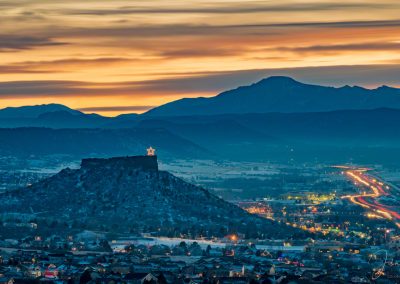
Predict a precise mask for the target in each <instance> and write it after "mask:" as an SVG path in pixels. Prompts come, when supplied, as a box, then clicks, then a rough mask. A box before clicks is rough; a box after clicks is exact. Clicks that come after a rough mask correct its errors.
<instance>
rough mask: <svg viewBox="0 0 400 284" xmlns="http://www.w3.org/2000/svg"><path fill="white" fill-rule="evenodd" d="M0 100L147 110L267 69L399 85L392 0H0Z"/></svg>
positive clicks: (333, 80) (108, 111) (397, 14)
mask: <svg viewBox="0 0 400 284" xmlns="http://www.w3.org/2000/svg"><path fill="white" fill-rule="evenodd" d="M0 9H1V16H0V27H1V28H0V108H3V107H8V106H21V105H35V104H45V103H61V104H65V105H67V106H69V107H71V108H75V109H80V110H82V111H84V112H87V113H92V112H96V113H100V114H103V115H107V116H115V115H118V114H121V113H131V112H137V113H141V112H144V111H146V110H148V109H150V108H152V107H154V106H158V105H161V104H164V103H167V102H170V101H173V100H176V99H179V98H182V97H199V96H213V95H216V94H218V93H219V92H221V91H224V90H227V89H231V88H235V87H237V86H239V85H247V84H251V83H253V82H255V81H258V80H260V79H262V78H264V77H268V76H271V75H287V76H292V77H294V78H295V79H298V80H300V81H303V82H307V83H315V84H324V85H331V86H342V85H346V84H348V85H362V86H365V87H368V88H375V87H377V86H380V85H383V84H384V85H390V86H397V87H400V76H399V74H400V1H398V0H380V1H376V0H374V1H371V0H363V1H360V0H357V1H355V0H336V1H333V0H325V1H316V0H309V1H299V0H279V1H275V0H270V1H268V0H264V1H243V0H240V1H239V0H238V1H225V0H219V1H203V0H185V1H182V0H180V1H174V0H168V1H164V0H147V1H143V0H140V1H132V0H130V1H119V0H116V1H113V0H107V1H105V0H96V1H93V0H86V1H81V0H68V1H54V0H41V1H37V0H18V1H15V0H0Z"/></svg>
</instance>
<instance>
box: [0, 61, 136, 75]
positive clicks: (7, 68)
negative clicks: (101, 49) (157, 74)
mask: <svg viewBox="0 0 400 284" xmlns="http://www.w3.org/2000/svg"><path fill="white" fill-rule="evenodd" d="M137 61H139V59H132V58H124V57H99V58H66V59H58V60H46V61H23V62H18V63H14V64H8V65H0V74H24V73H27V74H29V73H33V74H34V73H53V72H67V71H68V68H79V69H80V70H82V69H84V68H86V67H99V66H101V67H106V66H110V65H114V64H122V63H128V62H130V63H131V62H137Z"/></svg>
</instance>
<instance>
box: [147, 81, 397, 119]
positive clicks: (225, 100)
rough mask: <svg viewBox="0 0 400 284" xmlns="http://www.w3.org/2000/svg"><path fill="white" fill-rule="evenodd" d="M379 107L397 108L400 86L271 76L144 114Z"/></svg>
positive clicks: (182, 100) (213, 113)
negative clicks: (320, 82)
mask: <svg viewBox="0 0 400 284" xmlns="http://www.w3.org/2000/svg"><path fill="white" fill-rule="evenodd" d="M381 107H391V108H397V109H400V89H396V88H390V87H385V86H382V87H380V88H377V89H372V90H371V89H366V88H363V87H358V86H344V87H340V88H335V87H331V86H320V85H316V84H306V83H302V82H299V81H296V80H295V79H293V78H291V77H287V76H271V77H268V78H265V79H262V80H261V81H259V82H256V83H253V84H251V85H248V86H241V87H238V88H236V89H232V90H228V91H225V92H222V93H220V94H219V95H217V96H215V97H209V98H201V99H200V98H192V99H185V100H184V99H181V100H178V101H175V102H171V103H168V104H165V105H162V106H160V107H157V108H154V109H152V110H150V111H149V112H148V113H146V115H152V116H182V115H216V114H234V113H236V114H244V113H269V112H282V113H295V112H325V111H336V110H348V109H354V110H356V109H358V110H361V109H375V108H381Z"/></svg>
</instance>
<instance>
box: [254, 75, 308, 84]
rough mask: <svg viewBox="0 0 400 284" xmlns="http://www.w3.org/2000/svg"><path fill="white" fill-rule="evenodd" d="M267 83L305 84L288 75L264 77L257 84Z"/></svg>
mask: <svg viewBox="0 0 400 284" xmlns="http://www.w3.org/2000/svg"><path fill="white" fill-rule="evenodd" d="M259 83H261V84H266V83H269V84H271V83H274V84H303V83H301V82H299V81H296V80H295V79H293V78H292V77H288V76H270V77H267V78H264V79H262V80H261V81H259V82H258V83H256V84H259Z"/></svg>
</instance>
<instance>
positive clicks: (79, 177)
mask: <svg viewBox="0 0 400 284" xmlns="http://www.w3.org/2000/svg"><path fill="white" fill-rule="evenodd" d="M0 214H6V215H8V216H9V218H14V219H17V220H18V218H20V219H21V220H20V221H21V222H33V223H36V224H37V225H38V227H37V231H36V232H37V233H41V234H53V232H54V230H56V229H57V232H59V233H61V232H72V233H73V232H79V231H82V230H88V229H89V230H95V231H102V232H112V233H114V234H115V233H140V232H147V233H149V232H156V234H159V235H165V236H178V235H180V234H181V233H183V234H188V235H190V236H191V237H196V236H200V235H202V236H210V237H211V236H224V235H226V234H228V233H232V232H241V233H243V234H247V236H248V237H256V236H261V235H263V236H264V237H272V236H274V237H290V236H291V235H292V234H293V233H295V232H297V233H299V234H304V233H302V232H299V231H297V230H295V229H291V228H289V227H287V226H285V225H280V224H273V222H272V221H270V220H267V219H264V218H260V217H257V216H255V215H251V214H249V213H247V212H246V211H244V210H242V209H241V208H239V207H237V206H236V205H233V204H231V203H228V202H226V201H224V200H222V199H220V198H218V197H216V196H215V195H213V194H211V193H210V192H209V191H207V190H205V189H203V188H200V187H197V186H194V185H191V184H189V183H186V182H184V181H183V180H181V179H179V178H177V177H175V176H173V175H171V174H170V173H168V172H164V171H159V170H158V164H157V157H156V156H133V157H116V158H110V159H84V160H83V161H82V163H81V167H80V168H79V169H69V168H67V169H64V170H62V171H61V172H59V173H58V174H56V175H54V176H52V177H50V178H47V179H45V180H42V181H40V182H38V183H36V184H33V185H32V186H29V187H27V188H22V189H19V190H14V191H10V192H6V193H3V194H0ZM26 230H28V229H26ZM0 232H4V231H3V230H0ZM24 233H26V232H24Z"/></svg>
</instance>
